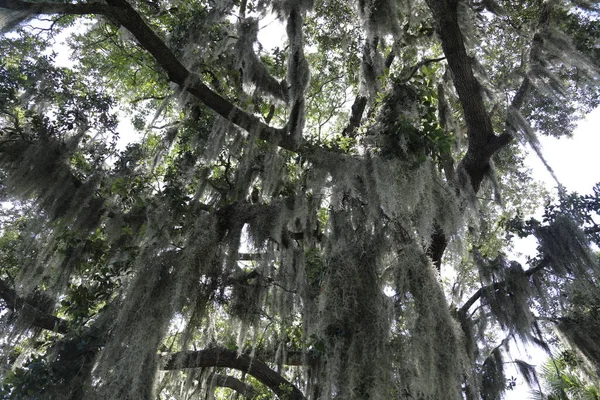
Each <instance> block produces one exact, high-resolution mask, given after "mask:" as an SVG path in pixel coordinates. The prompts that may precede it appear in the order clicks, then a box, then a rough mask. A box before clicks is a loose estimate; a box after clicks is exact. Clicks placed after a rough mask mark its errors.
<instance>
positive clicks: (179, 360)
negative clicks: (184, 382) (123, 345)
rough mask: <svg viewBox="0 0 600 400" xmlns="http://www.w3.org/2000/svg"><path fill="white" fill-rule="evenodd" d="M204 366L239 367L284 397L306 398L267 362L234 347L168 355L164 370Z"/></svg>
mask: <svg viewBox="0 0 600 400" xmlns="http://www.w3.org/2000/svg"><path fill="white" fill-rule="evenodd" d="M204 367H220V368H234V369H238V370H240V371H244V372H247V373H248V374H250V375H252V376H253V377H254V378H256V379H257V380H258V381H259V382H261V383H262V384H264V385H265V386H267V387H268V388H269V389H271V390H272V391H273V393H275V394H276V395H277V396H279V397H280V398H282V399H289V400H304V399H305V397H304V394H303V393H302V392H301V391H300V389H298V388H297V387H296V386H294V385H293V384H292V383H290V382H289V381H288V380H286V379H285V378H283V377H282V376H281V375H280V374H278V373H277V372H275V371H274V370H272V369H271V368H270V367H269V366H268V365H267V364H265V363H264V362H262V361H260V360H258V359H256V358H252V357H250V356H249V355H247V354H244V353H242V354H240V355H238V354H237V352H236V351H234V350H228V349H224V348H219V347H214V348H210V349H205V350H198V351H182V352H178V353H173V354H170V355H168V356H167V357H166V358H165V363H164V366H163V369H164V370H167V371H172V370H177V369H183V368H204Z"/></svg>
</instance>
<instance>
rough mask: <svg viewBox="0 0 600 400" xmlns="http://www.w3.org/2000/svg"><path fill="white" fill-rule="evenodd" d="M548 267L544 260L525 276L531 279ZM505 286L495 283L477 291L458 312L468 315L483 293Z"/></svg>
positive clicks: (501, 283) (530, 269) (504, 282)
mask: <svg viewBox="0 0 600 400" xmlns="http://www.w3.org/2000/svg"><path fill="white" fill-rule="evenodd" d="M546 265H547V263H546V262H545V261H544V260H542V261H541V262H540V263H539V264H538V265H536V266H535V267H533V268H529V269H528V270H527V271H525V276H527V277H528V278H529V277H531V276H532V275H533V274H535V273H536V272H539V271H541V270H543V269H544V268H545V267H546ZM505 285H506V281H501V282H494V283H492V284H490V285H487V286H482V287H480V288H479V289H477V291H476V292H475V293H473V295H472V296H471V297H470V298H469V300H467V301H466V302H465V304H463V305H462V307H461V308H460V309H459V310H458V312H459V313H462V314H466V313H467V312H468V311H469V308H471V306H473V304H475V302H476V301H477V300H479V299H480V298H481V296H482V295H483V293H484V292H485V291H486V290H489V289H493V290H498V289H501V288H502V287H503V286H505Z"/></svg>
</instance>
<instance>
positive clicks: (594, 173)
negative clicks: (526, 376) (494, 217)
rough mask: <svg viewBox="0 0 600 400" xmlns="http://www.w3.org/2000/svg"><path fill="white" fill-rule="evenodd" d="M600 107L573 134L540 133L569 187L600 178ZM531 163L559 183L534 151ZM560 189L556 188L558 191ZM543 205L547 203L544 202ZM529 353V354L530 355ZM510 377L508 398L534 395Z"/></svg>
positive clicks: (526, 247) (533, 351)
mask: <svg viewBox="0 0 600 400" xmlns="http://www.w3.org/2000/svg"><path fill="white" fill-rule="evenodd" d="M599 127H600V107H599V108H597V109H595V110H594V111H592V112H591V113H590V114H588V116H587V117H586V118H585V119H584V120H582V121H580V123H579V124H578V126H577V129H576V130H575V132H574V134H573V138H563V139H556V138H551V137H540V142H541V143H542V154H543V155H544V158H545V159H546V161H547V162H548V164H549V165H550V167H551V168H552V169H553V171H554V174H555V175H556V177H557V178H558V180H559V182H560V183H561V184H562V185H563V186H565V187H566V189H567V191H575V192H578V193H580V194H587V193H591V192H592V187H593V186H594V185H595V184H596V183H597V182H600V168H599V167H600V161H599V155H598V150H599V149H600V130H599ZM525 162H526V164H527V166H529V167H530V168H531V169H532V170H533V171H532V172H533V176H534V178H535V179H536V180H540V181H542V182H544V183H545V185H546V187H548V189H553V188H555V187H556V182H555V181H554V179H553V178H552V176H551V175H550V173H549V172H548V171H547V170H546V168H545V167H544V165H543V164H542V162H541V161H540V160H539V158H538V157H537V156H536V155H535V153H534V152H533V151H531V152H530V154H529V155H528V156H527V158H526V160H525ZM554 193H556V191H554ZM541 206H543V205H541ZM535 246H536V241H535V239H533V238H528V239H527V240H523V241H521V242H519V243H517V244H516V246H515V250H516V251H517V252H521V253H524V254H530V255H533V254H534V253H535ZM512 350H513V351H512V353H513V354H512V356H513V357H515V358H519V359H523V361H527V362H530V363H532V364H539V363H542V362H544V361H545V359H546V358H547V356H546V354H545V353H544V352H543V351H542V350H540V349H537V348H532V347H531V346H521V348H520V349H516V348H513V349H512ZM528 356H529V357H528ZM506 375H507V377H510V376H511V375H513V376H515V377H516V378H517V386H516V387H515V389H514V390H512V391H507V392H506V396H505V399H506V400H524V399H529V398H530V392H529V390H530V389H529V387H528V386H527V384H525V383H524V381H523V378H522V377H521V376H520V375H519V374H518V373H517V372H516V371H513V370H512V368H507V371H506Z"/></svg>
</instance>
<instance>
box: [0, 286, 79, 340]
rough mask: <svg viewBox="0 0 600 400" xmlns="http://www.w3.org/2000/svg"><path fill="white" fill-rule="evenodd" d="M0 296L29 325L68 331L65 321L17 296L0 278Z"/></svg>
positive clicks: (55, 330) (60, 331)
mask: <svg viewBox="0 0 600 400" xmlns="http://www.w3.org/2000/svg"><path fill="white" fill-rule="evenodd" d="M0 298H2V300H4V302H5V303H6V306H7V307H8V308H9V309H10V310H12V311H13V312H15V313H19V314H20V317H21V318H22V319H23V320H24V321H26V322H27V323H29V324H30V325H31V326H34V327H38V328H42V329H46V330H49V331H54V332H58V333H62V334H65V333H67V332H68V331H69V329H68V325H69V324H68V322H67V321H65V320H64V319H61V318H57V317H55V316H54V315H49V314H46V313H44V312H42V311H40V310H38V309H37V308H36V307H35V305H33V304H29V303H28V302H27V301H25V300H23V299H22V298H20V297H19V296H17V293H16V292H15V290H14V289H12V288H11V287H10V286H9V285H8V284H7V283H6V282H4V281H3V280H2V279H0Z"/></svg>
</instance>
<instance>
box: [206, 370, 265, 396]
mask: <svg viewBox="0 0 600 400" xmlns="http://www.w3.org/2000/svg"><path fill="white" fill-rule="evenodd" d="M211 385H212V386H220V387H226V388H229V389H231V390H235V391H236V392H238V393H239V394H241V395H242V396H244V397H247V398H249V399H251V398H253V397H254V395H255V390H254V387H253V386H252V385H250V384H248V383H244V382H242V381H241V380H239V379H238V378H234V377H233V376H229V375H213V377H212V379H211Z"/></svg>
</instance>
